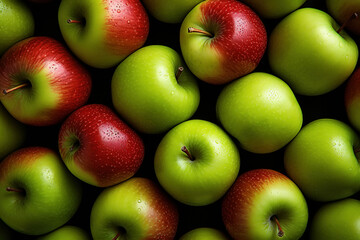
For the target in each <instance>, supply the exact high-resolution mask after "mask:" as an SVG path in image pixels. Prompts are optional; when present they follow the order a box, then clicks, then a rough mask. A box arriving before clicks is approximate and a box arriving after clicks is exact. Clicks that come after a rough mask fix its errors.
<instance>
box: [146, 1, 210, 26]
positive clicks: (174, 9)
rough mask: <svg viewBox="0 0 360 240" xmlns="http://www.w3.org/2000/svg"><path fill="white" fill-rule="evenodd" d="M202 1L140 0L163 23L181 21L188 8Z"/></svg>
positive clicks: (188, 10)
mask: <svg viewBox="0 0 360 240" xmlns="http://www.w3.org/2000/svg"><path fill="white" fill-rule="evenodd" d="M202 1H204V0H173V1H167V0H142V2H143V4H144V5H145V7H146V9H147V10H148V11H149V12H150V13H151V15H152V16H153V17H155V18H156V19H157V20H159V21H161V22H165V23H181V22H182V21H183V20H184V18H185V16H186V15H187V14H188V13H189V12H190V10H191V9H193V8H194V7H195V6H196V5H197V4H198V3H200V2H202Z"/></svg>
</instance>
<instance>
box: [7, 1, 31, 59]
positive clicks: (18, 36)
mask: <svg viewBox="0 0 360 240" xmlns="http://www.w3.org/2000/svg"><path fill="white" fill-rule="evenodd" d="M0 26H1V27H0V36H1V37H0V56H1V55H2V54H3V53H4V52H5V51H6V50H7V49H8V48H10V47H11V46H12V45H14V44H15V43H16V42H18V41H20V40H23V39H25V38H28V37H30V36H32V35H34V31H35V21H34V17H33V14H32V12H31V10H30V8H29V7H28V6H27V5H26V4H25V3H24V1H22V0H0Z"/></svg>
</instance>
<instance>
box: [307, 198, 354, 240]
mask: <svg viewBox="0 0 360 240" xmlns="http://www.w3.org/2000/svg"><path fill="white" fill-rule="evenodd" d="M359 222H360V201H359V200H357V199H353V198H346V199H342V200H338V201H335V202H331V203H326V204H324V205H322V206H321V207H320V209H319V210H318V211H317V212H316V213H315V215H314V217H313V219H312V222H311V226H310V230H309V232H310V240H338V239H346V240H357V239H359V236H360V228H359Z"/></svg>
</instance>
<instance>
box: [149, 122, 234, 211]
mask: <svg viewBox="0 0 360 240" xmlns="http://www.w3.org/2000/svg"><path fill="white" fill-rule="evenodd" d="M184 146H185V147H186V148H187V149H188V151H189V152H190V154H191V156H192V158H193V159H190V158H189V156H188V155H187V154H186V153H185V152H183V151H182V147H184ZM154 169H155V174H156V177H157V179H158V181H159V183H160V185H161V186H162V187H163V188H164V189H165V191H167V192H168V193H169V194H170V195H171V196H172V197H173V198H175V199H176V200H177V201H179V202H181V203H184V204H187V205H191V206H205V205H208V204H211V203H214V202H215V201H217V200H218V199H220V198H221V197H222V196H223V195H224V194H225V192H226V191H227V190H228V189H229V188H230V187H231V185H232V184H233V182H234V181H235V179H236V177H237V175H238V172H239V169H240V155H239V151H238V149H237V147H236V145H235V144H234V143H233V141H232V140H231V138H230V137H229V136H228V135H227V134H226V133H225V131H224V130H222V129H221V128H220V127H219V126H217V125H216V124H214V123H211V122H208V121H205V120H199V119H193V120H188V121H185V122H183V123H180V124H179V125H177V126H175V127H174V128H173V129H171V130H170V131H169V132H168V133H167V134H166V135H165V136H164V137H163V139H162V140H161V142H160V143H159V145H158V147H157V149H156V153H155V158H154Z"/></svg>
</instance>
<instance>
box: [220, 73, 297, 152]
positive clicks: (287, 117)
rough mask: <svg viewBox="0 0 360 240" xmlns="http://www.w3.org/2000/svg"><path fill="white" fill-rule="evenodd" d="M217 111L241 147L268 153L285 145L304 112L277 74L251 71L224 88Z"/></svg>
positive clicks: (293, 134) (290, 138) (224, 125)
mask: <svg viewBox="0 0 360 240" xmlns="http://www.w3.org/2000/svg"><path fill="white" fill-rule="evenodd" d="M216 114H217V117H218V119H219V120H220V122H221V124H222V125H223V127H224V128H225V130H226V131H227V132H229V133H230V134H231V135H232V136H234V137H235V138H236V139H237V140H238V141H239V142H240V145H241V147H242V148H244V149H246V150H247V151H250V152H254V153H270V152H274V151H277V150H279V149H280V148H282V147H284V146H285V145H286V144H288V143H289V142H290V141H291V140H292V139H293V138H294V137H295V136H296V134H297V133H298V132H299V131H300V129H301V126H302V122H303V115H302V110H301V107H300V105H299V103H298V101H297V99H296V97H295V95H294V93H293V92H292V90H291V89H290V87H289V86H288V85H287V84H286V83H285V82H284V81H282V80H281V79H279V78H278V77H276V76H274V75H271V74H269V73H264V72H253V73H250V74H248V75H246V76H244V77H241V78H239V79H237V80H235V81H233V82H231V83H230V84H228V85H227V86H225V87H224V88H223V90H222V91H221V92H220V94H219V96H218V99H217V103H216Z"/></svg>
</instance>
